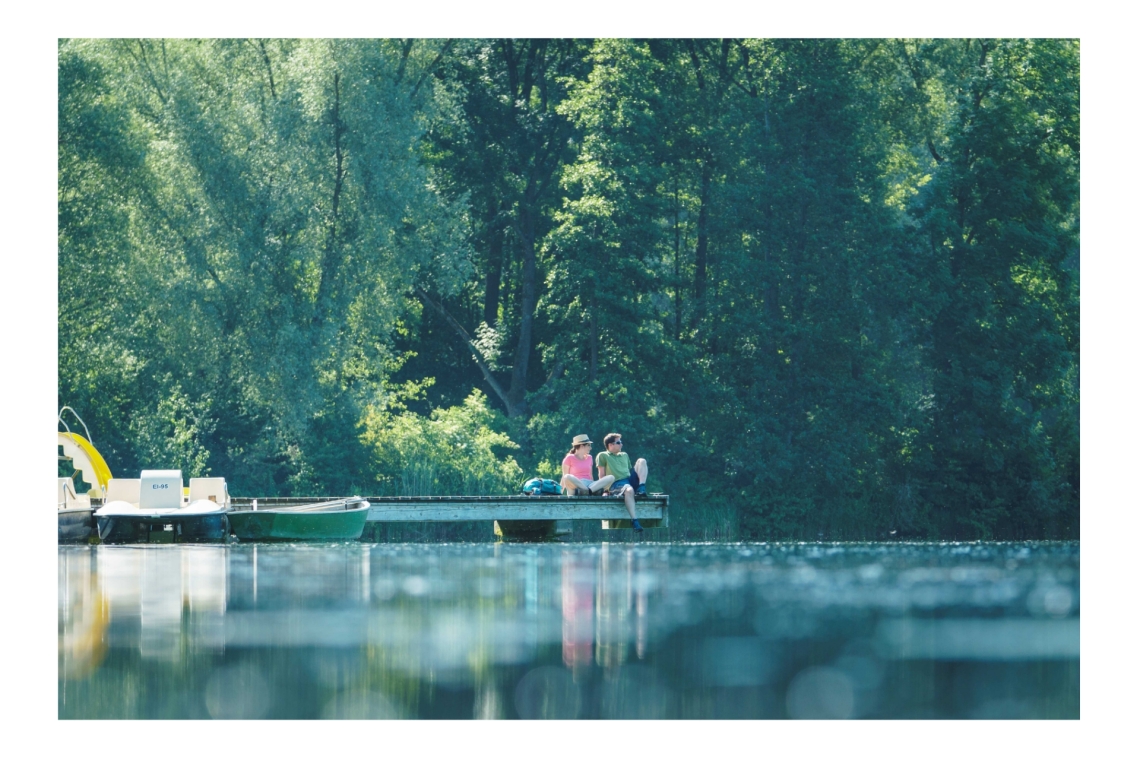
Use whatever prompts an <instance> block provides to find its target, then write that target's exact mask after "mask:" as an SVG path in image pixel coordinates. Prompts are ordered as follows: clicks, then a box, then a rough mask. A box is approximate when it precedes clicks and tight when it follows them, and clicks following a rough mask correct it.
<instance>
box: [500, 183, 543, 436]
mask: <svg viewBox="0 0 1140 760" xmlns="http://www.w3.org/2000/svg"><path fill="white" fill-rule="evenodd" d="M532 187H533V183H532ZM530 195H532V190H531V188H528V191H527V193H526V196H525V197H526V199H527V201H528V202H525V203H524V204H523V207H522V208H520V209H519V227H520V230H519V231H520V233H521V235H520V237H521V242H522V265H523V267H522V293H521V299H520V303H519V342H518V345H517V346H516V347H515V361H514V367H513V368H512V371H511V387H510V389H509V390H508V391H507V416H508V417H523V416H525V415H526V411H527V408H526V377H527V370H528V369H529V367H530V350H531V347H532V344H533V342H534V311H535V307H536V306H537V305H538V270H537V262H536V261H535V250H534V243H535V239H534V238H535V218H534V217H535V209H534V208H533V207H532V203H533V202H534V201H535V200H536V199H533V198H530V197H529V196H530Z"/></svg>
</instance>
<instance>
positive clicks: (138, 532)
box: [95, 512, 230, 544]
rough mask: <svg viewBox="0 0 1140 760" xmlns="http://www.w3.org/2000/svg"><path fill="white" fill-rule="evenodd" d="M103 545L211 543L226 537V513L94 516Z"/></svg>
mask: <svg viewBox="0 0 1140 760" xmlns="http://www.w3.org/2000/svg"><path fill="white" fill-rule="evenodd" d="M95 523H96V527H97V528H98V531H99V539H100V540H101V541H102V542H103V543H105V544H212V543H224V542H225V541H226V540H227V539H228V538H229V533H230V524H229V518H228V515H227V513H226V512H208V513H206V514H190V515H176V514H160V515H146V514H142V515H129V514H113V515H105V516H104V515H96V517H95Z"/></svg>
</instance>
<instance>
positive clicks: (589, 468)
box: [562, 454, 594, 480]
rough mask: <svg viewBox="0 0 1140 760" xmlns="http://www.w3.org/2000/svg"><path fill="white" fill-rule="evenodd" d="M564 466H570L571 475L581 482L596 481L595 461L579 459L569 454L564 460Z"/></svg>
mask: <svg viewBox="0 0 1140 760" xmlns="http://www.w3.org/2000/svg"><path fill="white" fill-rule="evenodd" d="M562 464H565V465H569V466H570V474H571V475H573V476H574V477H576V478H578V479H580V480H593V479H594V469H593V465H594V460H593V459H591V458H590V457H586V458H585V459H579V458H578V457H576V456H574V455H573V454H567V455H566V457H565V458H564V459H563V460H562Z"/></svg>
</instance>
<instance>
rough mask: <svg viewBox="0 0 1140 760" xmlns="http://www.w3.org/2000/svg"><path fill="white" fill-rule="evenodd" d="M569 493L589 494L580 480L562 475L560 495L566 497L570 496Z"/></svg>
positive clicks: (588, 490)
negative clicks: (562, 494)
mask: <svg viewBox="0 0 1140 760" xmlns="http://www.w3.org/2000/svg"><path fill="white" fill-rule="evenodd" d="M571 491H573V492H574V493H578V492H582V493H589V492H590V489H589V488H587V487H586V484H585V483H583V482H582V481H581V480H579V479H578V478H576V477H574V476H573V475H563V476H562V493H564V494H565V495H567V496H570V495H572V494H571V493H570V492H571Z"/></svg>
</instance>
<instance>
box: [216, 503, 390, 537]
mask: <svg viewBox="0 0 1140 760" xmlns="http://www.w3.org/2000/svg"><path fill="white" fill-rule="evenodd" d="M368 509H369V507H368V506H367V503H366V504H365V505H364V506H360V507H356V508H354V509H347V510H344V509H342V510H336V511H327V512H326V511H321V512H290V511H286V510H274V509H263V510H239V511H235V512H231V513H230V516H229V517H230V531H231V532H232V533H233V534H234V535H235V536H237V538H238V539H239V540H241V541H355V540H357V539H358V538H360V535H361V533H363V532H364V523H365V522H366V521H367V520H368Z"/></svg>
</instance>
